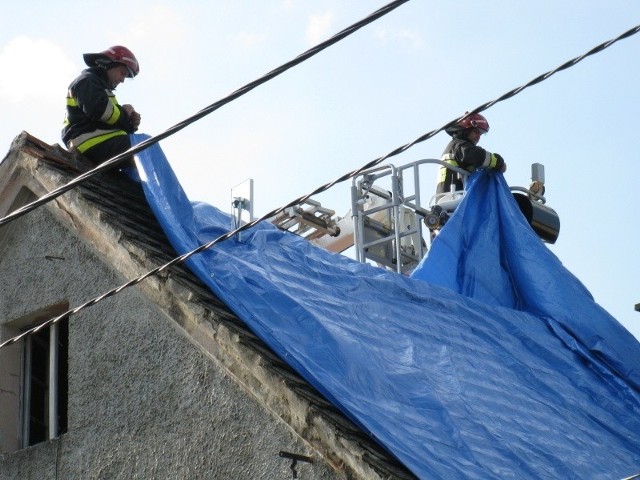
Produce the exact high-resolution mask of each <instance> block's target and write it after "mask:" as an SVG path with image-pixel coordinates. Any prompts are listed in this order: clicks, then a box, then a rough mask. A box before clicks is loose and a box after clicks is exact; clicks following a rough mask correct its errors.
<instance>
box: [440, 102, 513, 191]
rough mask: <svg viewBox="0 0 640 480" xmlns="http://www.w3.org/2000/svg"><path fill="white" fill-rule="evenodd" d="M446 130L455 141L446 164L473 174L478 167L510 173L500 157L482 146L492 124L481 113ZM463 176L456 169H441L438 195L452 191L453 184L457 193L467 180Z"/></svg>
mask: <svg viewBox="0 0 640 480" xmlns="http://www.w3.org/2000/svg"><path fill="white" fill-rule="evenodd" d="M468 113H469V112H466V114H468ZM445 131H446V132H447V133H448V134H449V135H450V136H451V137H453V138H452V139H451V141H450V142H449V144H448V145H447V147H446V148H445V150H444V153H443V154H442V158H441V160H442V161H443V162H446V163H448V164H450V165H452V166H454V167H459V168H463V169H465V170H467V171H469V172H473V171H475V170H476V169H478V168H489V169H492V170H498V171H500V172H505V171H506V170H507V165H506V164H505V163H504V159H503V158H502V157H501V156H500V155H498V154H497V153H491V152H487V151H486V150H485V149H484V148H482V147H479V146H478V142H480V137H481V136H482V135H483V134H485V133H487V132H488V131H489V122H487V119H486V118H484V117H483V116H482V115H480V114H479V113H472V114H470V115H467V116H466V117H464V118H463V119H462V120H460V121H458V122H457V123H456V124H455V125H453V126H452V127H450V128H447V129H445ZM459 177H460V176H459V175H458V174H457V173H456V172H454V171H453V170H450V169H448V168H446V167H443V166H441V167H440V173H439V177H438V185H437V187H436V194H440V193H448V192H450V191H451V187H452V185H453V186H455V188H454V190H462V189H463V188H464V185H463V179H462V178H459Z"/></svg>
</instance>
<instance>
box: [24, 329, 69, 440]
mask: <svg viewBox="0 0 640 480" xmlns="http://www.w3.org/2000/svg"><path fill="white" fill-rule="evenodd" d="M68 346H69V326H68V322H67V321H66V320H63V321H62V322H58V323H55V324H53V325H51V326H49V327H46V328H43V329H42V330H40V331H38V332H36V333H33V334H31V335H29V336H27V337H25V344H24V360H23V369H22V415H21V417H22V446H23V447H28V446H31V445H35V444H36V443H40V442H44V441H46V440H50V439H53V438H56V437H58V436H59V435H61V434H62V433H64V432H66V431H67V404H68V386H69V381H68V358H69V354H68V352H69V349H68Z"/></svg>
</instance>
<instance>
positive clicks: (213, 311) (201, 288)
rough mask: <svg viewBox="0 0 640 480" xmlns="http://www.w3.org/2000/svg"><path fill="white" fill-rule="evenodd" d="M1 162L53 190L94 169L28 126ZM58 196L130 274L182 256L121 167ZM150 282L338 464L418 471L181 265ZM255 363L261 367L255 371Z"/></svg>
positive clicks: (198, 337) (200, 337)
mask: <svg viewBox="0 0 640 480" xmlns="http://www.w3.org/2000/svg"><path fill="white" fill-rule="evenodd" d="M25 158H26V159H27V160H28V161H30V160H31V159H35V160H36V161H37V164H36V165H34V166H28V165H27V163H28V161H27V162H25ZM12 161H13V162H16V163H15V165H11V166H9V165H7V164H6V163H5V162H12ZM3 163H4V164H3V165H2V166H3V167H4V168H5V169H10V170H13V171H14V172H16V171H18V170H20V169H27V170H31V169H33V171H34V172H35V173H34V180H38V181H44V184H43V185H40V186H38V188H36V189H35V190H36V192H35V193H36V194H42V193H43V191H45V190H48V191H51V190H52V189H53V188H56V187H57V186H61V185H63V184H65V183H67V182H68V181H70V180H71V179H72V178H74V177H76V176H77V175H78V174H80V173H83V172H84V171H86V170H88V168H89V165H88V164H87V163H86V162H85V161H84V160H83V159H82V158H81V157H77V156H74V155H72V154H70V153H69V152H67V151H66V150H64V149H62V148H61V147H60V146H59V145H48V144H46V143H44V142H42V141H41V140H39V139H37V138H35V137H33V136H31V135H29V134H28V133H26V132H22V134H20V135H19V136H18V137H16V139H15V140H14V142H13V145H12V147H11V150H10V151H9V153H8V155H7V156H6V157H5V159H4V160H3ZM36 177H37V178H36ZM23 178H28V176H25V177H23ZM43 189H44V190H43ZM56 202H58V203H59V204H65V205H66V207H65V209H66V211H67V212H69V213H70V214H72V215H74V216H75V217H76V218H75V219H74V222H76V223H77V224H78V225H81V224H82V222H83V221H89V219H92V221H93V219H96V218H97V220H96V225H97V227H98V228H99V229H100V230H101V231H102V232H103V233H102V234H103V235H104V236H105V237H109V238H108V240H107V242H106V243H116V244H117V246H118V248H125V249H126V251H127V255H126V258H127V260H126V263H127V265H118V266H117V267H118V268H119V269H120V270H121V271H124V272H126V273H125V275H126V274H128V275H133V274H134V273H135V272H138V273H137V274H140V273H145V272H147V271H148V270H151V269H152V268H154V267H156V266H158V265H163V264H165V263H167V262H169V261H170V260H172V259H173V258H175V257H176V256H177V253H176V252H175V250H174V249H173V248H172V247H171V245H170V243H169V242H168V240H167V237H166V235H165V233H164V231H163V229H162V228H161V226H160V225H159V223H158V221H157V220H156V218H155V216H154V214H153V212H152V211H151V209H150V207H149V204H148V203H147V200H146V198H145V195H144V192H143V190H142V188H141V186H140V184H139V183H136V182H133V181H131V180H130V179H129V178H127V177H126V176H125V175H123V174H122V173H120V172H118V171H107V172H105V173H102V174H99V175H96V176H94V177H92V178H90V179H88V180H87V181H86V182H84V183H82V184H81V185H80V186H79V187H77V188H75V189H74V190H73V193H67V194H65V195H63V196H62V197H59V198H58V199H56ZM71 204H73V205H71ZM96 214H97V215H96ZM83 217H84V218H83ZM79 230H80V231H81V232H82V231H84V232H86V231H87V229H83V228H79ZM113 239H116V242H113V241H112V240H113ZM145 282H151V283H152V284H153V286H154V287H159V288H160V292H161V293H158V292H156V293H155V294H154V293H153V292H154V289H146V290H144V289H143V291H145V292H146V293H147V294H148V295H149V296H151V297H152V298H153V300H154V301H156V302H158V303H159V304H160V306H161V308H164V309H165V310H166V311H167V313H168V314H169V315H170V316H171V317H172V318H173V319H174V320H175V321H176V322H177V323H178V324H179V325H180V326H181V327H182V328H184V329H185V330H186V331H187V333H188V334H189V335H190V337H191V338H192V340H193V341H194V342H195V343H198V344H199V345H200V346H201V347H203V348H205V349H207V345H209V343H210V342H211V341H215V342H227V345H225V346H224V347H223V348H222V351H223V353H219V351H220V349H219V348H211V349H210V351H216V352H218V353H217V355H218V357H219V360H221V361H222V363H223V364H224V365H225V366H226V367H227V368H228V369H229V371H230V372H232V374H234V375H236V377H237V379H239V380H240V381H241V382H242V383H244V384H245V385H248V386H249V388H250V389H251V390H252V392H253V394H254V395H255V396H256V397H257V398H259V399H260V401H262V402H264V403H265V404H268V406H269V408H270V409H271V410H273V411H275V412H278V414H279V415H280V416H281V417H282V418H283V419H284V420H285V421H286V422H287V423H289V424H290V425H291V427H292V428H293V429H294V430H295V431H297V432H298V433H299V434H300V435H301V436H302V437H303V438H305V439H306V440H307V441H308V442H309V443H310V444H312V445H314V448H315V449H316V450H318V451H321V452H323V454H324V455H325V457H326V460H328V461H329V462H330V463H332V464H333V465H334V467H336V468H338V469H339V470H345V471H347V472H350V474H351V475H354V476H355V477H358V472H359V471H360V475H362V472H371V471H375V472H377V474H378V475H379V476H380V477H381V478H399V479H410V478H415V476H414V475H413V474H412V473H411V472H409V470H407V468H406V467H404V465H402V464H401V463H400V462H399V461H398V460H397V459H395V458H394V457H393V456H392V455H390V454H389V453H388V452H387V451H386V450H385V449H384V448H383V447H381V446H380V445H379V444H377V443H376V442H375V441H373V440H372V439H371V438H370V437H369V436H368V435H367V434H366V433H364V432H363V431H362V430H361V429H360V428H359V427H357V426H356V425H355V424H354V423H353V422H352V421H350V420H349V419H348V418H347V417H346V416H345V415H344V414H343V413H341V412H340V411H339V410H338V409H337V408H336V407H335V406H334V405H332V404H331V403H330V402H329V401H327V400H326V399H325V398H324V397H323V395H322V394H320V393H319V392H318V390H317V389H315V388H314V387H313V386H311V385H310V384H309V382H307V381H306V380H304V379H303V378H302V377H301V376H300V375H299V374H297V373H296V372H295V371H294V370H293V369H292V368H291V367H290V366H289V365H287V363H285V362H284V361H282V359H281V358H280V357H279V356H278V355H277V354H275V353H274V351H273V350H272V349H271V348H270V347H269V346H267V345H266V344H265V343H264V342H263V341H262V340H260V339H259V338H258V337H257V336H256V335H255V334H254V333H253V332H252V331H251V330H250V329H249V328H248V327H247V325H246V324H245V323H244V322H243V321H242V320H240V319H239V318H238V317H237V316H236V315H235V314H234V313H233V312H232V311H231V310H230V309H229V308H228V307H227V306H226V305H225V303H223V302H222V301H221V300H220V299H219V298H218V297H217V296H216V295H215V294H214V293H212V292H211V290H210V289H209V288H207V287H206V286H205V285H204V284H203V283H202V282H201V281H200V280H199V279H198V278H197V277H196V276H195V275H194V274H193V273H192V272H191V271H190V270H189V269H188V268H187V267H185V266H184V265H183V264H178V265H174V266H172V267H170V268H169V270H168V272H163V273H162V274H160V275H158V276H156V278H151V279H148V280H145ZM141 286H144V285H141ZM185 310H188V313H185ZM193 316H195V317H197V319H198V321H199V322H200V325H198V326H196V325H194V323H193V321H192V320H190V318H192V317H193ZM203 332H204V333H203ZM212 332H215V335H214V334H213V333H212ZM214 337H215V339H214ZM229 352H232V353H229ZM256 369H259V370H260V372H258V373H256V372H255V370H256ZM264 383H269V384H270V385H271V386H274V385H275V386H277V388H278V389H280V388H281V387H280V385H284V386H285V390H286V391H287V392H288V393H282V398H281V399H277V398H273V396H272V395H271V396H268V398H266V397H265V395H266V394H265V393H264V390H265V388H264V385H261V384H264ZM272 390H273V389H272ZM289 395H294V396H295V397H296V398H297V400H296V402H295V404H296V405H304V410H305V411H304V413H303V415H302V419H303V422H301V421H300V417H301V414H300V412H299V411H294V410H291V408H292V407H290V406H289V404H291V403H292V402H291V401H290V399H288V398H285V397H287V396H289ZM261 396H262V398H261ZM297 408H299V407H296V409H297Z"/></svg>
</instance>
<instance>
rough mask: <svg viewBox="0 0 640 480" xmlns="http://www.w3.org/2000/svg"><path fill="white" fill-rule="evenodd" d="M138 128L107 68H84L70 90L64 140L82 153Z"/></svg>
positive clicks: (63, 133)
mask: <svg viewBox="0 0 640 480" xmlns="http://www.w3.org/2000/svg"><path fill="white" fill-rule="evenodd" d="M134 131H135V128H134V126H133V125H132V124H131V122H130V120H129V116H128V115H127V113H126V112H125V111H124V109H123V108H122V107H121V106H120V105H118V101H117V100H116V97H115V93H114V92H113V89H112V88H111V87H110V85H109V83H108V81H107V72H106V70H104V69H101V68H98V67H91V68H88V69H86V70H84V71H83V72H82V73H81V74H80V76H79V77H78V78H76V79H75V80H74V81H73V82H72V83H71V85H69V90H68V93H67V114H66V117H65V120H64V127H63V129H62V141H63V142H64V144H65V145H66V146H67V147H68V148H69V149H75V150H78V151H79V152H80V153H83V152H85V151H86V150H88V149H89V148H91V147H93V146H96V145H98V144H100V143H102V142H104V141H106V140H109V139H110V138H113V137H116V136H120V135H127V134H129V133H133V132H134Z"/></svg>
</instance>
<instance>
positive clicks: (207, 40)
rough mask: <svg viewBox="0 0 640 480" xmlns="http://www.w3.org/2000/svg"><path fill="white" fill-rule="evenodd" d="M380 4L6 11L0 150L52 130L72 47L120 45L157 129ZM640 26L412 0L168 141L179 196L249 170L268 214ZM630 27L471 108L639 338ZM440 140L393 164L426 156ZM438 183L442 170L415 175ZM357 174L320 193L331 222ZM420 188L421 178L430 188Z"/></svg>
mask: <svg viewBox="0 0 640 480" xmlns="http://www.w3.org/2000/svg"><path fill="white" fill-rule="evenodd" d="M387 3H389V2H386V1H378V0H359V1H357V2H356V1H352V2H345V1H344V0H324V1H318V0H260V1H255V0H254V1H249V0H211V1H204V0H201V1H198V0H181V1H180V2H164V1H151V0H138V1H136V2H129V1H121V0H114V1H111V2H109V4H108V5H106V4H105V3H104V2H95V1H90V0H83V1H75V0H59V1H56V2H51V1H49V0H46V1H40V0H24V1H22V2H12V3H11V4H10V5H6V6H4V7H3V15H2V20H0V24H1V27H2V28H0V106H1V108H2V115H0V148H1V149H4V151H3V152H2V155H0V158H1V157H3V156H4V153H5V152H6V151H8V150H9V148H10V145H11V142H12V140H13V139H14V138H15V137H16V136H17V135H19V134H20V133H21V132H22V131H27V132H29V133H30V134H32V135H34V136H36V137H38V138H39V139H41V140H43V141H45V142H47V143H49V144H55V143H59V142H60V129H61V126H62V120H63V116H64V105H65V95H66V90H67V86H68V85H69V83H70V82H71V80H73V78H75V77H76V76H77V75H78V74H79V73H80V71H81V70H82V69H83V68H85V66H84V64H83V61H82V54H83V53H87V52H99V51H102V50H105V49H106V48H108V47H109V46H111V45H118V44H119V45H125V46H127V47H128V48H130V49H131V50H132V51H133V52H134V53H135V55H136V57H137V58H138V60H139V62H140V74H139V75H138V77H136V78H135V79H134V80H127V81H126V82H125V83H124V84H123V85H120V86H119V87H118V89H117V91H116V94H117V98H118V100H119V102H120V103H121V104H125V103H129V104H132V105H133V106H134V107H135V108H136V110H137V111H139V112H140V113H141V114H142V124H141V128H140V132H142V133H148V134H150V135H157V134H160V133H162V132H164V131H165V130H167V129H168V128H170V127H172V126H173V125H175V124H177V123H179V122H181V121H182V120H184V119H186V118H188V117H190V116H191V115H193V114H195V113H196V112H198V111H200V110H201V109H203V108H205V107H206V106H208V105H211V104H213V103H214V102H216V101H218V100H220V99H222V98H224V97H226V96H227V95H229V94H230V93H232V92H234V91H235V90H237V89H239V88H241V87H243V86H244V85H246V84H248V83H249V82H252V81H253V80H256V79H257V78H259V77H261V76H263V75H264V74H266V73H267V72H269V71H271V70H273V69H274V68H276V67H279V66H280V65H282V64H284V63H286V62H288V61H290V60H292V59H293V58H295V57H296V56H297V55H299V54H301V53H302V52H304V51H306V50H307V49H309V48H311V47H312V46H314V45H316V44H318V43H319V42H321V41H323V40H326V39H327V38H329V37H330V36H332V35H333V34H335V33H337V32H338V31H340V30H342V29H343V28H345V27H347V26H349V25H351V24H353V23H355V22H357V21H358V20H360V19H362V18H364V17H366V16H367V15H369V14H370V13H372V12H373V11H375V10H377V9H379V8H381V7H382V6H384V5H386V4H387ZM638 24H640V3H639V2H637V1H635V0H627V1H622V0H609V1H607V2H602V1H595V0H566V1H562V2H558V1H557V0H539V1H536V2H525V1H517V0H516V1H514V0H493V1H478V0H458V1H456V2H451V1H449V0H433V1H431V0H411V1H409V2H408V3H405V4H404V5H402V6H400V7H398V8H397V9H395V10H394V11H393V12H391V13H389V14H387V15H386V16H384V17H383V18H381V19H379V20H377V21H375V22H374V23H372V24H370V25H368V26H366V27H364V28H362V29H361V30H359V31H358V32H356V33H354V34H353V35H351V36H349V37H347V38H346V39H344V40H342V41H340V42H339V43H337V44H335V45H333V46H331V47H329V48H328V49H327V50H325V51H323V52H321V53H319V54H318V55H316V56H314V57H312V58H311V59H309V60H308V61H306V62H304V63H302V64H300V65H298V66H296V67H294V68H292V69H291V70H288V71H287V72H285V73H283V74H281V75H280V76H278V77H276V78H275V79H272V80H270V81H269V82H267V83H265V84H263V85H261V86H259V87H257V88H256V89H254V90H252V91H251V92H249V93H247V94H246V95H244V96H242V97H241V98H239V99H236V100H234V101H233V102H231V103H229V104H227V105H225V106H224V107H222V108H220V109H219V110H216V111H215V112H213V113H211V114H210V115H208V116H206V117H204V118H203V119H201V120H200V121H198V122H196V123H194V124H192V125H190V126H188V127H187V128H185V129H183V130H181V131H179V132H177V133H176V134H174V135H172V136H171V137H169V138H167V139H165V140H163V141H162V142H161V147H162V148H163V150H164V152H165V154H166V156H167V158H168V159H169V161H170V163H171V164H172V166H173V168H174V170H175V172H176V175H177V176H178V179H179V180H180V182H181V184H182V186H183V188H184V189H185V191H186V193H187V195H188V196H189V198H190V199H191V200H198V201H203V202H206V203H209V204H211V205H214V206H216V207H218V208H220V209H221V210H224V211H228V212H230V211H231V189H232V188H233V187H235V186H237V185H239V184H242V183H243V182H245V181H246V180H247V179H249V178H251V179H253V182H254V213H255V214H256V215H257V216H261V215H262V214H264V213H266V212H268V211H271V210H272V209H274V208H277V207H279V206H281V205H284V204H286V203H288V202H289V201H291V200H293V199H295V198H297V197H299V196H301V195H303V194H306V193H308V192H310V191H312V190H314V189H315V188H317V187H318V186H320V185H323V184H325V183H327V182H329V181H332V180H334V179H336V178H338V177H340V176H342V175H343V174H345V173H347V172H350V171H352V170H354V169H356V168H359V167H361V166H362V165H364V164H366V163H368V162H370V161H371V160H374V159H376V158H378V157H381V156H383V155H386V154H388V153H390V152H392V151H393V150H395V149H396V148H397V147H400V146H403V145H406V144H408V143H410V142H412V141H413V140H415V139H417V138H419V137H420V136H422V135H423V134H425V133H427V132H429V131H432V130H434V129H437V128H440V127H441V126H443V125H444V124H446V123H448V122H449V121H451V120H453V119H455V118H458V117H459V116H461V115H462V114H463V113H464V112H465V111H467V110H473V109H474V108H476V107H478V106H480V105H482V104H484V103H485V102H488V101H490V100H494V99H496V98H498V97H500V96H501V95H502V94H504V93H506V92H508V91H510V90H511V89H513V88H515V87H518V86H520V85H523V84H525V83H527V82H528V81H530V80H532V79H533V78H535V77H537V76H538V75H540V74H542V73H545V72H547V71H549V70H552V69H554V68H556V67H558V66H559V65H561V64H563V63H564V62H566V61H567V60H570V59H573V58H574V57H577V56H579V55H581V54H583V53H585V52H587V51H589V50H590V49H591V48H593V47H595V46H596V45H599V44H601V43H603V42H605V41H607V40H610V39H612V38H615V37H617V36H618V35H620V34H621V33H623V32H626V31H627V30H629V29H631V28H633V27H635V26H636V25H638ZM639 52H640V34H638V35H634V36H632V37H630V38H628V39H624V40H621V41H620V42H618V43H615V44H614V45H612V46H611V47H609V48H607V49H605V50H604V51H602V52H600V53H598V54H596V55H593V56H590V57H587V58H586V59H584V60H583V61H581V62H580V63H578V64H577V65H575V66H573V67H572V68H569V69H568V70H565V71H562V72H559V73H557V74H555V75H553V76H551V77H550V78H548V79H547V80H545V81H543V82H542V83H540V84H538V85H535V86H533V87H531V88H528V89H525V90H523V91H522V92H521V93H519V94H518V95H516V96H515V97H513V98H511V99H508V100H506V101H503V102H499V103H497V104H495V105H494V106H493V107H491V108H490V109H488V110H486V111H484V112H483V115H485V116H486V117H487V119H488V121H489V123H490V126H491V130H490V132H489V134H488V135H485V136H483V138H482V140H481V143H480V145H481V146H483V147H484V148H486V149H487V150H489V151H492V152H497V153H499V154H501V155H502V156H503V157H504V158H505V161H506V162H507V165H508V170H507V172H506V173H505V178H506V180H507V183H509V185H511V186H527V185H528V184H529V183H530V178H531V164H532V163H542V164H543V165H544V166H545V171H546V200H547V205H548V206H549V207H551V208H553V209H554V210H555V211H556V212H557V213H558V215H559V216H560V222H561V228H560V235H559V238H558V240H557V242H556V243H555V244H554V245H548V248H549V249H550V250H551V251H552V252H553V253H554V254H555V255H556V256H557V257H558V258H559V259H560V260H561V261H562V263H563V265H564V266H565V267H566V268H567V269H569V270H570V271H571V272H572V273H573V274H574V275H575V276H576V277H577V278H578V279H580V280H581V281H582V283H583V284H584V285H585V286H586V288H587V289H588V290H589V291H590V292H591V294H592V295H593V296H594V298H595V300H596V302H598V303H599V304H600V305H601V306H602V307H603V308H605V309H606V310H607V311H608V312H609V313H611V314H612V315H613V316H614V317H615V318H617V319H618V320H619V321H620V322H621V323H622V324H623V325H624V326H625V327H626V328H627V329H628V330H629V331H631V333H633V334H634V335H635V336H636V337H637V338H640V312H636V311H634V305H635V304H637V303H640V287H639V282H638V270H639V268H638V267H639V266H640V264H639V260H640V252H639V251H638V247H637V245H638V239H639V236H640V235H639V234H640V222H638V213H637V212H638V207H639V206H640V189H638V188H637V177H638V174H637V170H636V165H637V164H638V153H637V152H638V149H637V147H636V146H635V143H636V142H637V140H636V138H637V123H638V122H637V117H638V114H637V112H638V103H639V99H638V93H637V89H638V86H637V85H638V83H637V82H638V81H637V79H638V78H639V77H640V62H638V58H639V55H638V53H639ZM448 140H449V137H448V136H447V135H446V134H445V133H439V134H438V135H436V136H435V137H433V138H431V139H429V140H427V141H425V142H420V143H418V144H416V145H414V146H413V147H411V148H410V149H408V150H406V151H405V152H403V153H402V154H401V155H398V156H394V157H393V158H391V159H389V161H388V163H392V164H394V165H396V166H401V165H404V164H407V163H410V162H414V161H416V160H419V159H424V158H439V157H440V155H441V153H442V150H443V149H444V147H445V145H446V143H447V142H448ZM425 177H426V178H429V179H431V178H433V179H434V183H435V178H436V169H435V167H433V172H430V171H428V170H427V171H426V172H425V173H424V174H422V178H425ZM349 187H350V182H346V183H343V184H339V185H337V186H336V187H334V188H332V189H331V190H330V191H329V192H326V193H324V194H322V195H319V196H317V197H316V198H317V199H318V200H319V201H321V203H322V205H323V206H324V207H327V208H330V209H333V210H335V212H336V214H337V215H338V216H342V215H344V214H346V213H347V211H348V210H349V208H350V194H349ZM425 188H427V190H428V189H429V188H432V185H431V184H429V185H427V186H426V187H425Z"/></svg>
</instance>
